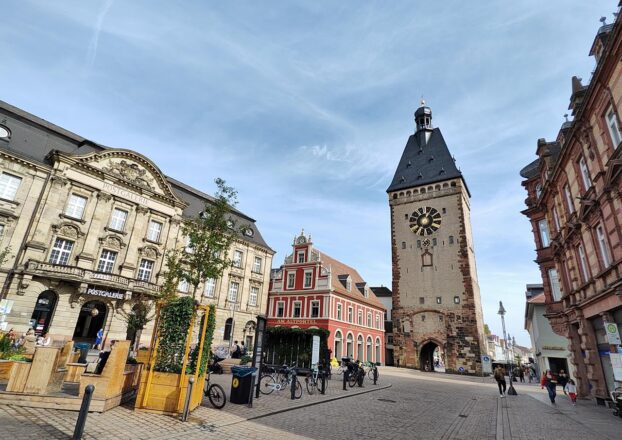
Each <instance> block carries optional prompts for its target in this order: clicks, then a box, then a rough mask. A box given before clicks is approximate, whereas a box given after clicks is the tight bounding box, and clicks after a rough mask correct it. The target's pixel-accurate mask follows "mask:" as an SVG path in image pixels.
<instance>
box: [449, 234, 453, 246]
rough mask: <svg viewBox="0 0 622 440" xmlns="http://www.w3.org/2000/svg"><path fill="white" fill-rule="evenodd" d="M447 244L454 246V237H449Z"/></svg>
mask: <svg viewBox="0 0 622 440" xmlns="http://www.w3.org/2000/svg"><path fill="white" fill-rule="evenodd" d="M449 244H454V236H453V235H450V236H449Z"/></svg>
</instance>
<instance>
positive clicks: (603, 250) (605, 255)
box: [596, 225, 611, 267]
mask: <svg viewBox="0 0 622 440" xmlns="http://www.w3.org/2000/svg"><path fill="white" fill-rule="evenodd" d="M596 239H597V241H598V250H599V251H600V257H601V259H602V261H603V267H609V263H610V262H611V259H610V258H609V250H608V249H607V239H606V238H605V230H604V229H603V225H598V226H596Z"/></svg>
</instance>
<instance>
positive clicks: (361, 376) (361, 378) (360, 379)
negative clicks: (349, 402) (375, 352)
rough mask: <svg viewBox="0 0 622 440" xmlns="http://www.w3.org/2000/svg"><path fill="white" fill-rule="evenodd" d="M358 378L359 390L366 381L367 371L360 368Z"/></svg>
mask: <svg viewBox="0 0 622 440" xmlns="http://www.w3.org/2000/svg"><path fill="white" fill-rule="evenodd" d="M356 374H357V378H356V382H357V383H358V384H359V388H362V387H363V379H365V371H363V368H362V367H359V370H358V371H357V372H356Z"/></svg>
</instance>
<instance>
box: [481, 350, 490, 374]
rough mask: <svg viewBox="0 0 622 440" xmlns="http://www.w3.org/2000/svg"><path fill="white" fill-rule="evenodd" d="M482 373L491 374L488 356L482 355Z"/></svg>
mask: <svg viewBox="0 0 622 440" xmlns="http://www.w3.org/2000/svg"><path fill="white" fill-rule="evenodd" d="M482 373H484V374H491V373H492V361H491V359H490V357H489V356H487V355H482Z"/></svg>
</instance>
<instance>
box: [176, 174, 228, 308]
mask: <svg viewBox="0 0 622 440" xmlns="http://www.w3.org/2000/svg"><path fill="white" fill-rule="evenodd" d="M215 182H216V186H217V187H218V190H217V191H216V194H215V197H214V199H213V200H211V201H208V202H206V203H205V208H204V210H203V211H202V212H201V213H199V215H197V216H196V217H195V218H192V219H188V220H186V221H185V222H184V224H183V226H182V232H183V234H184V236H185V237H187V239H188V245H187V246H186V249H185V252H184V253H183V256H182V258H181V270H180V271H179V278H180V279H184V280H186V281H187V282H188V284H189V285H190V286H192V297H193V298H194V299H197V291H198V287H199V284H201V283H204V282H205V280H207V279H208V278H214V279H216V278H220V277H221V276H222V273H223V271H224V270H225V269H226V268H227V267H230V266H231V260H230V259H229V256H228V255H229V249H230V247H231V245H232V244H233V241H234V240H235V238H236V229H235V221H234V220H233V218H232V216H231V215H230V214H231V210H232V208H233V207H235V205H236V204H237V191H236V190H235V189H234V188H232V187H230V186H227V184H226V183H225V181H224V180H222V179H220V178H219V179H216V180H215Z"/></svg>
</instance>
